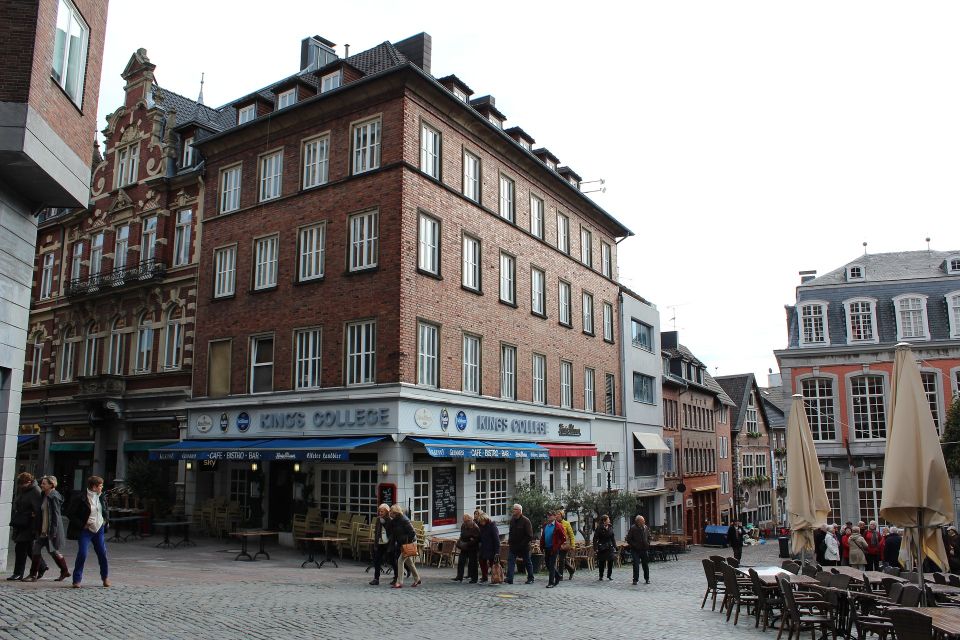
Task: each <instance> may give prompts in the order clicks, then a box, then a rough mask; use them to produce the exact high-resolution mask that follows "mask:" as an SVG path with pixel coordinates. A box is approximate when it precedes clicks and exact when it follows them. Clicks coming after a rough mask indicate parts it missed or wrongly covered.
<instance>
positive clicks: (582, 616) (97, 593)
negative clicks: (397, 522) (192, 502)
mask: <svg viewBox="0 0 960 640" xmlns="http://www.w3.org/2000/svg"><path fill="white" fill-rule="evenodd" d="M158 541H159V539H158V538H156V537H151V538H147V539H145V540H143V541H139V542H128V543H125V544H112V545H110V546H109V551H108V552H109V554H110V574H111V581H112V583H113V586H112V587H111V588H110V589H104V588H102V587H101V586H100V581H99V579H98V578H99V573H98V569H97V560H96V556H95V555H94V554H93V552H92V550H91V552H90V555H89V557H88V560H87V566H86V569H85V571H84V574H85V575H84V587H83V588H81V589H71V588H70V580H69V579H68V580H66V581H64V582H54V581H53V579H52V577H51V574H54V575H55V571H56V569H53V570H52V571H51V572H50V573H48V574H47V577H45V578H44V579H43V580H41V581H39V582H35V583H22V582H6V581H0V639H3V640H6V639H11V640H13V639H16V640H41V639H45V638H51V639H52V638H56V639H57V640H71V639H74V638H77V639H79V638H85V639H86V638H91V637H95V638H98V640H100V639H102V640H113V639H118V640H128V639H134V638H150V639H167V638H170V639H173V638H216V639H217V640H228V639H234V638H236V639H237V640H258V639H266V638H271V639H273V638H374V637H376V636H379V635H382V634H389V635H390V636H392V637H398V638H418V639H424V640H426V639H431V638H456V637H458V636H461V635H463V634H464V633H467V634H470V635H473V636H478V637H490V636H492V635H503V636H507V635H509V636H517V637H525V638H539V637H548V636H554V637H558V636H562V637H564V638H577V639H578V640H579V639H586V638H603V639H604V640H609V639H616V638H632V639H633V638H643V639H644V640H653V639H658V638H685V639H691V640H696V639H700V638H710V639H711V640H722V639H725V638H760V637H761V636H762V635H764V634H761V632H760V631H759V630H757V629H754V627H753V620H752V619H751V618H746V619H744V618H743V617H741V621H740V624H739V625H738V626H737V627H734V626H733V622H732V621H731V622H729V623H728V622H726V621H725V620H724V617H723V616H721V615H720V614H719V613H717V612H712V611H711V610H710V603H709V601H708V602H707V606H706V608H705V609H702V610H701V609H700V601H701V599H702V597H703V592H704V589H705V586H706V583H705V580H704V576H703V568H702V566H701V564H700V560H701V558H704V557H706V556H708V555H711V554H715V553H718V550H716V549H708V548H694V549H693V550H692V551H690V552H689V553H686V554H683V555H681V556H680V560H679V561H678V562H673V561H670V562H666V563H662V562H661V563H653V564H652V565H651V584H649V585H644V584H642V581H641V584H640V585H638V586H636V587H634V586H632V585H631V584H630V582H631V577H632V576H631V567H630V566H629V565H625V566H624V567H621V568H617V569H615V570H614V574H613V578H614V579H613V581H609V582H608V581H606V580H605V581H603V582H602V583H601V582H598V581H597V577H596V574H595V573H594V572H593V571H589V570H586V569H583V570H581V571H579V572H578V573H577V574H576V577H575V578H574V580H573V581H566V580H565V581H564V582H562V583H561V584H560V586H559V587H558V588H556V589H549V590H548V589H545V588H544V587H545V586H546V583H547V581H546V576H545V575H543V574H541V575H538V576H537V580H536V582H535V583H534V584H532V585H524V584H522V583H521V581H520V580H517V583H516V584H514V585H499V586H490V585H483V584H478V585H471V584H466V583H464V584H460V583H456V582H452V581H451V580H450V578H451V577H452V575H453V572H452V570H450V569H448V568H444V569H436V568H421V574H422V578H423V585H421V587H418V588H416V589H411V588H409V582H408V586H406V587H404V588H403V589H390V588H389V586H388V584H387V583H388V580H383V581H382V582H381V584H380V586H378V587H372V586H369V585H368V584H367V581H368V580H369V579H370V577H371V576H370V574H366V573H364V566H365V565H364V564H359V563H354V562H351V561H350V560H346V561H344V562H342V563H340V567H339V568H335V567H333V566H332V565H325V566H324V567H323V568H322V569H316V568H312V567H311V568H305V569H301V568H300V563H301V562H302V560H303V558H302V556H301V555H300V554H299V553H297V552H294V551H293V550H289V549H280V548H278V547H277V546H276V544H269V543H268V545H267V549H268V551H270V553H271V556H272V559H271V560H269V561H268V560H264V559H261V560H258V561H257V562H243V561H241V562H235V561H234V560H233V558H234V556H235V554H236V551H235V550H234V551H233V552H232V553H231V552H229V550H230V549H236V547H237V546H238V545H236V544H235V543H231V542H228V541H222V542H221V541H217V540H211V539H203V538H201V539H200V541H199V542H200V544H199V545H198V546H197V547H193V548H188V549H169V550H165V549H156V548H154V545H155V544H156V543H157V542H158ZM252 546H254V545H251V547H252ZM74 551H75V546H74V545H73V544H72V543H71V544H70V545H69V547H68V552H67V561H68V563H69V564H70V566H71V570H72V565H73V552H74ZM776 551H777V550H776V545H775V544H766V545H760V546H755V547H751V548H748V549H745V550H744V559H743V561H744V562H745V563H749V564H758V565H760V564H762V565H767V564H777V563H778V562H779V561H778V560H777V558H776ZM719 553H722V554H725V552H724V551H719ZM8 566H11V567H12V566H13V558H12V557H11V558H10V560H9V564H8ZM766 636H767V637H768V638H769V639H770V640H772V638H774V637H775V635H770V632H769V631H768V632H767V634H766Z"/></svg>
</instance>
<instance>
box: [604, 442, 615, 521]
mask: <svg viewBox="0 0 960 640" xmlns="http://www.w3.org/2000/svg"><path fill="white" fill-rule="evenodd" d="M603 470H604V471H606V472H607V515H609V514H610V512H611V511H613V496H612V495H611V494H612V493H613V485H612V482H613V455H612V454H611V453H610V452H609V451H607V452H606V453H605V454H604V455H603Z"/></svg>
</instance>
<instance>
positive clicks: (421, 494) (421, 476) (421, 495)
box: [411, 469, 430, 524]
mask: <svg viewBox="0 0 960 640" xmlns="http://www.w3.org/2000/svg"><path fill="white" fill-rule="evenodd" d="M411 518H412V519H413V520H415V521H417V522H423V523H424V524H426V523H429V522H430V469H414V470H413V508H412V511H411Z"/></svg>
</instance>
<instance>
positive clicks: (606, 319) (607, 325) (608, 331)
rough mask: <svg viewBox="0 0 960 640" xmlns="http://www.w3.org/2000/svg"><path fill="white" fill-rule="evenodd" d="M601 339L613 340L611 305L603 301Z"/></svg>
mask: <svg viewBox="0 0 960 640" xmlns="http://www.w3.org/2000/svg"><path fill="white" fill-rule="evenodd" d="M603 339H604V340H606V341H607V342H613V305H612V304H610V303H609V302H604V303H603Z"/></svg>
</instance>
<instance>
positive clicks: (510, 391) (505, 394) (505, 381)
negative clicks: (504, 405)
mask: <svg viewBox="0 0 960 640" xmlns="http://www.w3.org/2000/svg"><path fill="white" fill-rule="evenodd" d="M500 397H501V398H502V399H504V400H516V399H517V348H516V347H515V346H513V345H510V344H501V345H500Z"/></svg>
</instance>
